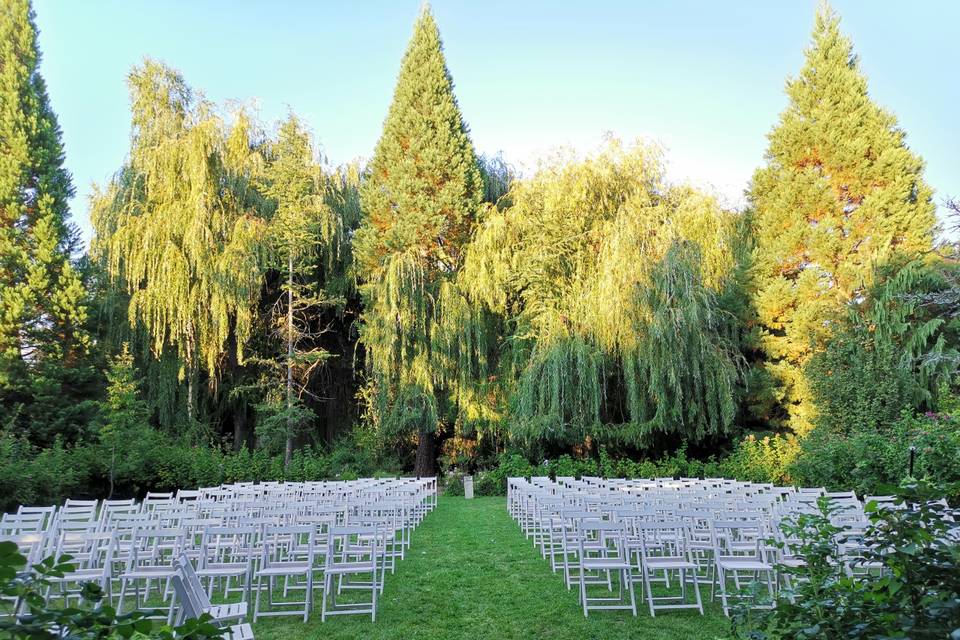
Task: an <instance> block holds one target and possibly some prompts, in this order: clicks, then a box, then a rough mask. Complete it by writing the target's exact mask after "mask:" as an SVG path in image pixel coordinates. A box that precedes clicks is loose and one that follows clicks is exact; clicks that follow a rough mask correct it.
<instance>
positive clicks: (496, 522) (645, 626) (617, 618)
mask: <svg viewBox="0 0 960 640" xmlns="http://www.w3.org/2000/svg"><path fill="white" fill-rule="evenodd" d="M639 595H640V594H639V590H638V592H637V596H638V602H637V609H638V614H639V615H638V617H636V618H634V617H633V616H631V615H630V612H629V611H598V612H591V613H590V617H589V618H584V617H583V613H582V611H581V609H580V605H579V601H578V598H577V594H576V592H575V591H567V589H566V588H565V587H564V584H563V577H562V576H561V575H559V574H554V573H552V572H551V571H550V566H549V562H547V561H545V560H543V559H542V558H541V557H540V553H539V550H538V549H535V548H534V546H533V544H532V543H531V542H530V541H528V540H526V539H525V538H524V537H523V535H521V533H520V529H519V527H517V525H516V524H515V523H514V522H513V521H512V520H511V519H510V516H509V515H508V514H507V511H506V503H505V500H504V499H503V498H478V499H476V500H464V499H463V498H440V504H439V506H438V508H437V509H436V511H434V512H433V513H431V514H430V515H429V516H428V517H427V519H426V520H425V521H424V522H423V524H422V525H420V527H419V528H418V529H417V530H416V531H415V532H414V533H413V545H412V547H411V549H410V550H409V552H408V554H407V557H406V559H405V560H403V561H402V562H400V563H399V565H398V567H397V572H396V574H394V575H389V574H388V575H387V581H386V586H385V588H384V592H383V596H382V599H381V600H380V607H379V610H378V611H377V621H376V622H375V623H372V622H370V618H369V616H366V617H361V616H334V617H333V618H329V619H328V620H327V622H324V623H321V622H320V609H319V599H318V602H317V607H316V609H315V613H314V614H313V615H312V616H311V618H310V621H309V622H308V623H307V624H304V623H303V622H302V621H301V620H299V619H295V618H280V619H276V618H274V619H267V620H263V621H261V622H258V623H257V624H256V625H255V626H254V632H255V633H256V636H257V638H258V640H299V639H301V638H304V639H305V638H310V639H311V640H312V639H314V638H315V639H318V640H320V639H323V640H326V639H328V638H329V639H331V640H335V639H347V638H351V639H352V638H364V639H367V638H369V639H377V638H384V639H386V638H390V639H397V640H401V639H402V640H415V639H417V640H428V639H430V640H432V639H444V640H447V639H457V638H463V639H464V640H468V639H469V640H477V639H483V638H490V639H491V640H492V639H510V638H517V639H518V640H519V639H524V640H533V639H538V638H542V639H543V640H566V639H570V640H601V639H602V640H606V639H608V638H609V639H613V638H617V639H620V638H644V639H651V640H653V639H657V640H667V639H684V638H690V639H697V640H713V638H716V637H722V636H725V635H726V634H727V632H728V630H729V622H728V621H727V620H726V618H724V617H723V615H722V614H721V613H720V610H719V608H718V607H716V606H714V605H709V606H708V608H707V615H705V616H702V617H701V616H700V615H699V614H698V613H697V612H695V611H676V612H660V613H658V614H657V617H656V618H651V617H650V615H649V614H648V613H647V608H646V603H645V602H641V601H639ZM703 595H704V597H705V598H706V599H709V589H707V588H705V589H704V590H703Z"/></svg>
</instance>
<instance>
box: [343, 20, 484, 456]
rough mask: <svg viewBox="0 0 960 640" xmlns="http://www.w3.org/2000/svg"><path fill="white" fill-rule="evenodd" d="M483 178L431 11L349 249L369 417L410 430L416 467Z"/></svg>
mask: <svg viewBox="0 0 960 640" xmlns="http://www.w3.org/2000/svg"><path fill="white" fill-rule="evenodd" d="M483 192H484V182H483V177H482V175H481V172H480V168H479V165H478V162H477V157H476V154H475V152H474V149H473V145H472V143H471V141H470V136H469V133H468V129H467V126H466V124H465V123H464V121H463V117H462V115H461V113H460V109H459V107H458V105H457V100H456V98H455V97H454V94H453V80H452V78H451V76H450V72H449V71H448V70H447V65H446V61H445V59H444V56H443V45H442V43H441V40H440V33H439V31H438V29H437V25H436V22H435V21H434V18H433V15H432V14H431V12H430V10H429V8H424V10H423V12H422V13H421V15H420V17H419V18H418V20H417V23H416V25H415V26H414V31H413V37H412V38H411V40H410V44H409V46H408V47H407V51H406V54H405V55H404V57H403V62H402V64H401V68H400V75H399V78H398V80H397V86H396V90H395V92H394V96H393V103H392V104H391V106H390V111H389V113H388V114H387V118H386V121H385V122H384V127H383V135H382V136H381V138H380V141H379V143H378V144H377V147H376V150H375V152H374V156H373V160H372V161H371V164H370V167H369V176H368V178H367V180H366V181H365V183H364V184H363V186H362V190H361V204H362V207H363V220H362V224H361V228H360V230H359V231H358V232H357V234H356V238H355V244H354V251H355V256H356V261H357V266H358V269H359V273H360V275H361V277H362V279H363V280H364V282H365V284H364V285H363V286H362V294H363V296H364V298H365V301H366V309H365V311H364V316H363V320H364V323H363V328H362V331H361V339H362V341H363V344H364V346H365V348H366V352H367V358H368V363H369V368H370V372H371V390H372V392H373V393H372V394H371V395H372V398H373V401H372V403H371V413H372V416H373V419H374V421H375V422H376V423H377V424H378V426H379V427H380V428H381V429H384V430H388V431H393V432H394V433H397V434H411V435H412V434H414V433H415V434H417V438H418V448H417V459H416V465H415V468H416V472H417V473H419V474H421V475H425V474H429V473H432V471H433V467H434V434H435V432H436V431H437V429H438V426H439V425H440V424H441V423H442V422H443V421H444V414H445V413H446V412H447V410H448V407H447V406H446V405H447V404H448V403H447V401H446V399H445V396H446V394H447V392H448V388H447V387H448V385H447V381H446V380H443V379H442V378H443V375H442V370H443V367H438V366H436V364H437V363H436V359H437V356H436V355H435V354H434V351H433V349H432V346H431V343H432V341H433V340H434V339H435V335H434V334H435V332H436V327H437V325H438V321H439V320H440V318H439V316H438V314H439V313H440V305H438V304H437V302H438V298H439V295H440V290H441V288H442V284H443V283H444V282H449V281H450V280H452V278H453V276H454V275H455V274H456V272H457V270H458V269H459V268H460V265H461V261H462V249H463V246H464V245H465V244H466V242H467V241H468V240H469V237H470V233H471V231H472V229H473V226H474V223H475V219H476V215H477V213H478V210H479V209H480V206H481V202H482V199H483Z"/></svg>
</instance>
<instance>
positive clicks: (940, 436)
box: [790, 413, 960, 500]
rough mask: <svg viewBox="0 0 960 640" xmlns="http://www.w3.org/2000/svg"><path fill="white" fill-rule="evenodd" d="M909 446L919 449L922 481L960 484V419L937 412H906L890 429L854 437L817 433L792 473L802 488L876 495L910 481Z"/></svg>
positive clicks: (806, 443)
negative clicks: (884, 488) (844, 490)
mask: <svg viewBox="0 0 960 640" xmlns="http://www.w3.org/2000/svg"><path fill="white" fill-rule="evenodd" d="M910 446H913V447H915V449H916V458H915V466H914V475H915V476H916V477H917V478H921V479H926V480H929V481H932V482H936V483H938V484H946V485H949V484H951V483H956V482H958V481H960V420H958V419H957V418H956V417H954V416H950V415H945V414H933V413H928V414H923V415H918V416H913V415H909V414H906V415H904V416H902V417H901V418H900V420H898V421H897V422H896V423H894V424H893V425H892V426H891V427H890V428H887V429H881V430H876V429H860V430H856V431H854V432H853V433H851V434H849V435H841V434H832V433H829V432H826V431H825V430H822V429H819V428H818V429H814V431H813V433H811V434H810V436H808V437H807V438H806V439H805V440H804V441H803V444H802V446H801V452H800V455H799V456H798V457H797V459H796V461H795V462H794V463H793V464H792V466H791V470H790V473H791V475H792V476H793V478H794V479H795V481H796V482H797V483H798V484H805V485H812V486H825V487H827V488H828V489H853V490H855V491H856V492H857V493H858V494H859V495H870V494H876V493H877V492H879V491H881V488H882V487H883V486H885V485H897V484H899V483H900V482H902V481H903V480H904V479H905V478H907V477H908V475H909V472H910V454H909V448H910ZM950 498H951V499H952V500H957V499H958V498H960V495H958V494H957V493H954V494H953V495H951V496H950Z"/></svg>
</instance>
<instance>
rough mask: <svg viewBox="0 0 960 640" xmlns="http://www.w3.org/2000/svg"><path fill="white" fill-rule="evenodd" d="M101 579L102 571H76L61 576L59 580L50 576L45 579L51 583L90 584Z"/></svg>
mask: <svg viewBox="0 0 960 640" xmlns="http://www.w3.org/2000/svg"><path fill="white" fill-rule="evenodd" d="M103 577H104V575H103V569H77V570H76V571H70V572H69V573H65V574H63V577H61V578H57V577H55V576H52V577H48V578H47V579H48V580H51V581H53V582H79V581H83V582H92V581H95V580H100V579H101V578H103Z"/></svg>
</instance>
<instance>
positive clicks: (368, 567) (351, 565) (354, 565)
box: [325, 561, 374, 575]
mask: <svg viewBox="0 0 960 640" xmlns="http://www.w3.org/2000/svg"><path fill="white" fill-rule="evenodd" d="M373 570H374V566H373V563H372V562H369V561H367V562H334V563H333V564H332V565H330V566H329V567H327V568H326V569H325V571H326V573H328V574H332V575H338V574H345V573H366V572H368V571H373Z"/></svg>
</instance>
